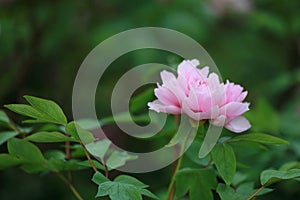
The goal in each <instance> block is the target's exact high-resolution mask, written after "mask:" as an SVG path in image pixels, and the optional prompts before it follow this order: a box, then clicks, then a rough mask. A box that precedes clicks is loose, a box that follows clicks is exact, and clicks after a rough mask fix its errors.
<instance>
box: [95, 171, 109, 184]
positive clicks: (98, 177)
mask: <svg viewBox="0 0 300 200" xmlns="http://www.w3.org/2000/svg"><path fill="white" fill-rule="evenodd" d="M92 181H93V182H94V183H96V184H97V185H100V184H101V183H104V182H108V181H110V180H109V179H107V178H106V177H105V176H103V174H101V173H100V172H96V173H95V174H94V176H93V178H92Z"/></svg>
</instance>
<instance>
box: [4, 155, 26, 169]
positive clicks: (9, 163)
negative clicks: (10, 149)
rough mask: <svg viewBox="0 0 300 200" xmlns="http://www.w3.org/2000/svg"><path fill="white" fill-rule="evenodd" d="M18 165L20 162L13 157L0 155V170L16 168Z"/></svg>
mask: <svg viewBox="0 0 300 200" xmlns="http://www.w3.org/2000/svg"><path fill="white" fill-rule="evenodd" d="M20 163H22V161H21V160H20V159H18V158H17V157H15V156H12V155H9V154H0V170H2V169H6V168H9V167H13V166H17V165H19V164H20Z"/></svg>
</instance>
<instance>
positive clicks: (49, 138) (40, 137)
mask: <svg viewBox="0 0 300 200" xmlns="http://www.w3.org/2000/svg"><path fill="white" fill-rule="evenodd" d="M26 140H30V141H32V142H65V141H72V142H74V141H77V140H75V139H74V138H70V137H68V136H66V135H64V134H62V133H60V132H45V131H44V132H37V133H34V134H32V135H30V136H28V137H26Z"/></svg>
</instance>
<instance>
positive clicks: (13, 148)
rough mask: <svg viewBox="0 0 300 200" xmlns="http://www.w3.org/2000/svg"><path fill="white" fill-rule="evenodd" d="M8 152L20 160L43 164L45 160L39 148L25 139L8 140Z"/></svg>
mask: <svg viewBox="0 0 300 200" xmlns="http://www.w3.org/2000/svg"><path fill="white" fill-rule="evenodd" d="M8 152H9V153H10V154H11V155H14V156H16V157H17V158H19V159H20V160H22V162H26V163H34V164H43V163H44V162H45V160H44V157H43V154H42V153H41V151H40V150H39V148H38V147H37V146H35V145H34V144H32V143H30V142H28V141H26V140H21V139H17V138H12V139H10V140H8Z"/></svg>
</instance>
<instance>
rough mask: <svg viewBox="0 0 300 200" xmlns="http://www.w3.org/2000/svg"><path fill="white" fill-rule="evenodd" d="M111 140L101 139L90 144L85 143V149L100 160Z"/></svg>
mask: <svg viewBox="0 0 300 200" xmlns="http://www.w3.org/2000/svg"><path fill="white" fill-rule="evenodd" d="M110 144H111V141H110V140H108V139H103V140H100V141H96V142H93V143H90V144H87V145H85V147H86V149H87V150H88V151H89V152H90V154H92V155H93V156H95V157H98V158H100V159H101V160H102V159H103V158H104V156H105V154H106V152H107V150H108V148H109V146H110Z"/></svg>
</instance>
